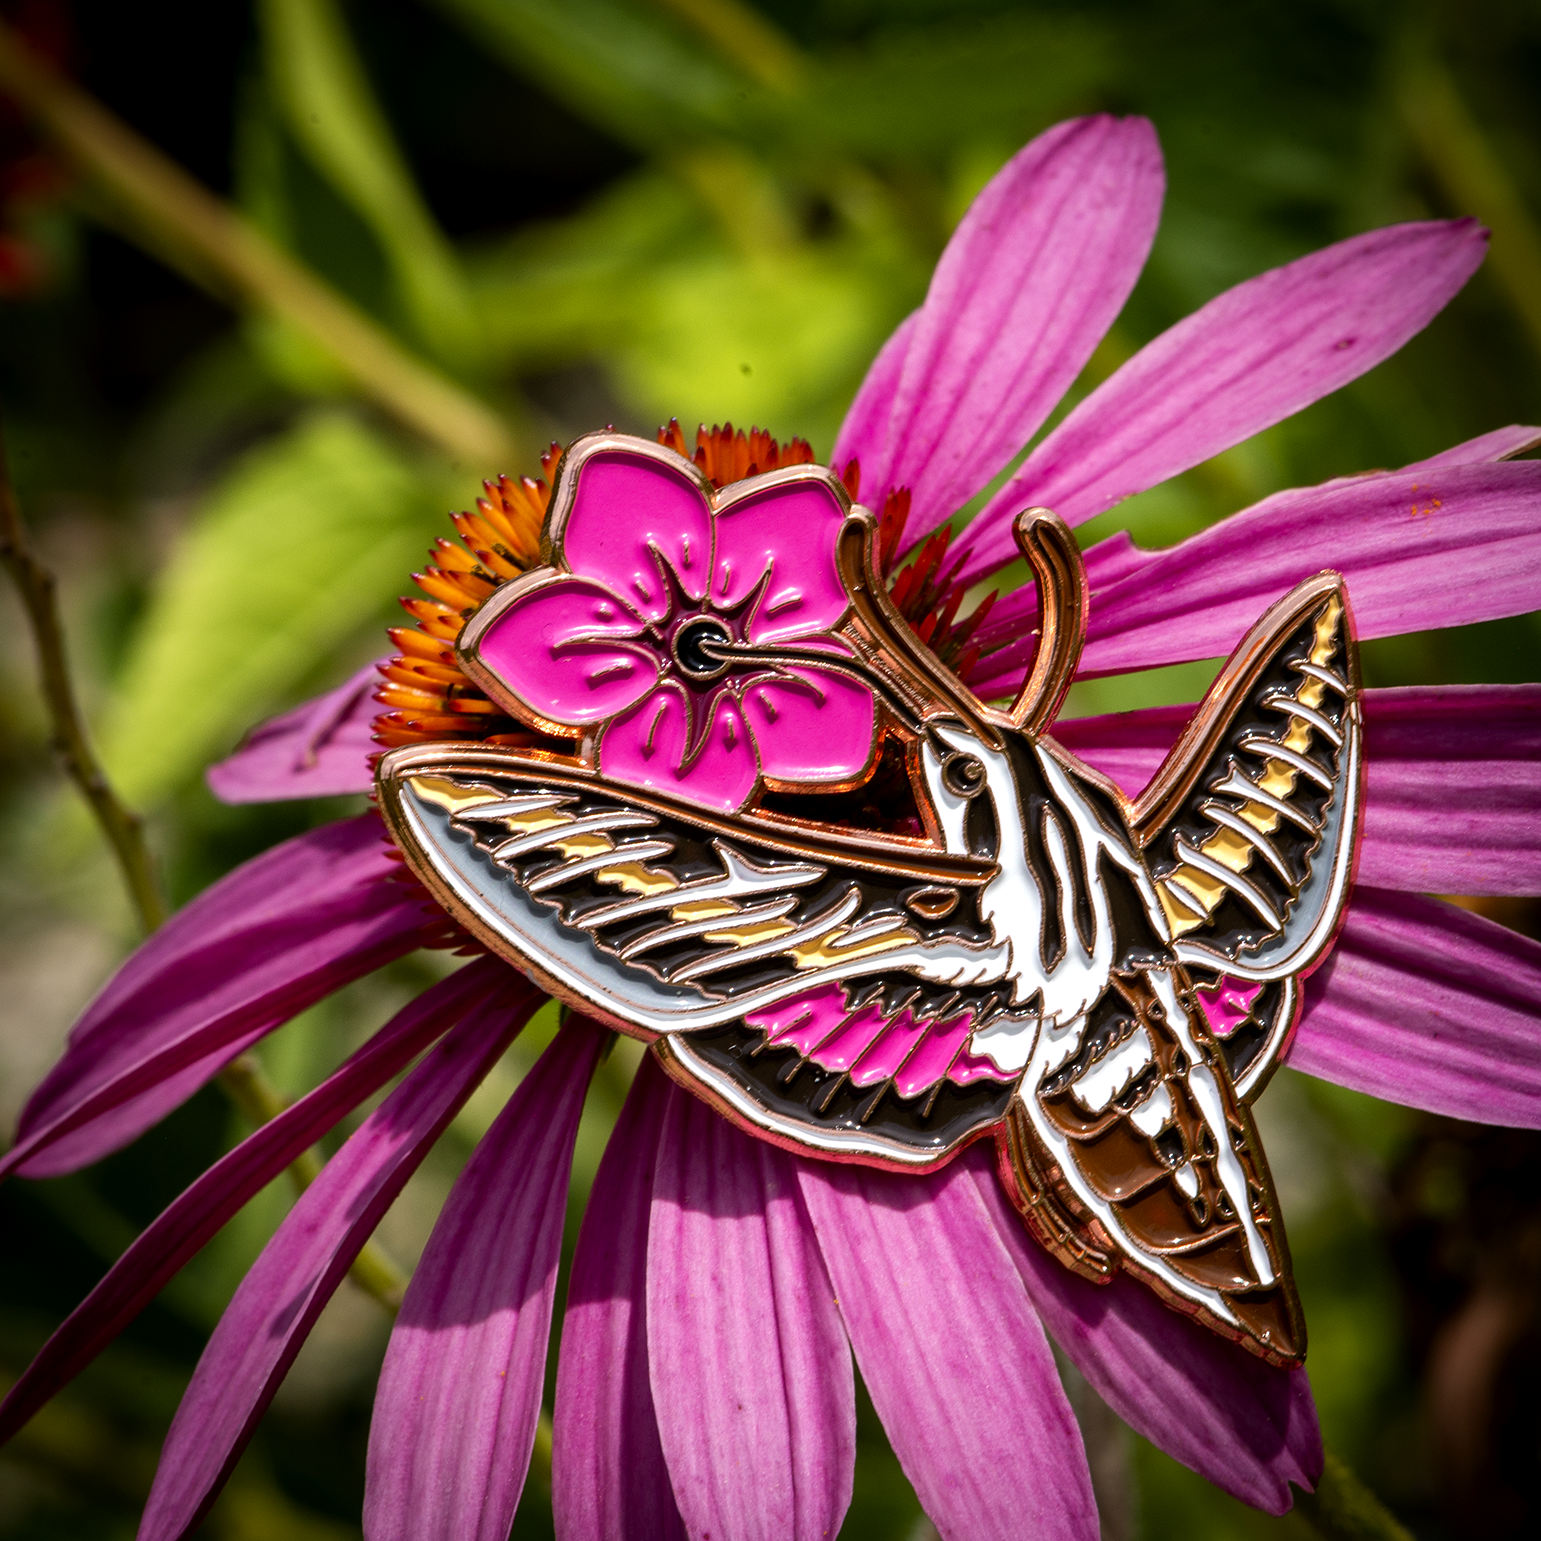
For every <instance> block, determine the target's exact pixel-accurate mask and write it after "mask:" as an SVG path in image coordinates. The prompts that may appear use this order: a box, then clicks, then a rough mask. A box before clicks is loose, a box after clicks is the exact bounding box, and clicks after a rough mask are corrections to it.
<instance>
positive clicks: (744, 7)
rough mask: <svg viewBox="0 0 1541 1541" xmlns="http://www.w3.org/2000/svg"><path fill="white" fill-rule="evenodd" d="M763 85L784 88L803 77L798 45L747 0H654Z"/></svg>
mask: <svg viewBox="0 0 1541 1541" xmlns="http://www.w3.org/2000/svg"><path fill="white" fill-rule="evenodd" d="M654 4H655V5H657V7H658V8H659V10H661V11H668V12H671V13H672V14H673V15H674V16H675V17H677V18H678V19H679V20H680V21H682V22H684V23H685V25H686V26H687V27H689V28H691V29H692V30H694V31H696V32H698V33H699V34H700V35H701V36H702V37H703V38H705V39H706V40H707V42H709V43H710V44H711V45H712V46H713V47H714V48H715V49H716V50H717V52H718V53H719V54H720V55H721V56H722V57H723V58H725V59H727V60H729V61H730V62H731V63H733V64H735V65H737V66H738V68H739V69H741V70H743V72H744V73H745V74H746V75H748V76H749V77H750V79H752V80H757V81H759V83H760V84H761V85H763V86H770V87H771V88H772V90H777V91H785V90H788V89H790V88H791V87H793V86H795V85H796V84H797V83H798V81H799V80H801V79H802V76H803V73H804V67H805V61H804V59H803V56H802V53H801V52H800V50H799V49H798V47H797V45H796V44H795V43H794V42H793V41H792V40H791V38H789V37H788V36H787V35H786V33H785V32H783V31H782V30H781V28H780V27H778V26H777V25H776V24H775V23H774V22H773V21H771V20H770V18H769V17H767V16H764V15H762V14H761V13H760V12H759V11H758V10H756V9H755V7H754V6H752V5H749V4H747V3H746V0H654Z"/></svg>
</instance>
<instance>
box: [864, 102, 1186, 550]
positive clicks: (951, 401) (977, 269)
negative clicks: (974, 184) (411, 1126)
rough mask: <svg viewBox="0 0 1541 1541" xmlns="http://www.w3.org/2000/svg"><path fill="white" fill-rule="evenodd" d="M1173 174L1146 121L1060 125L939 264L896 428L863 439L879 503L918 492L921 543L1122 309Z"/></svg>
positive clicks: (970, 219) (1005, 451)
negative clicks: (896, 490) (1166, 171)
mask: <svg viewBox="0 0 1541 1541" xmlns="http://www.w3.org/2000/svg"><path fill="white" fill-rule="evenodd" d="M1164 183H1165V179H1164V177H1163V175H1162V168H1161V149H1160V146H1159V145H1158V144H1157V142H1156V134H1155V130H1154V129H1153V128H1152V127H1151V125H1150V124H1149V123H1148V122H1147V121H1146V120H1145V119H1144V118H1122V119H1120V118H1110V117H1095V118H1078V119H1075V120H1074V121H1072V122H1069V123H1061V124H1059V125H1057V126H1056V127H1054V128H1051V129H1050V130H1049V131H1048V132H1047V133H1044V134H1040V135H1039V136H1038V138H1036V139H1035V140H1033V142H1032V143H1031V144H1029V145H1027V146H1026V148H1024V149H1022V150H1020V151H1018V152H1017V154H1016V155H1015V156H1013V157H1012V159H1011V160H1010V161H1008V162H1007V163H1006V165H1005V167H1004V168H1003V169H1002V170H1001V171H1000V172H999V173H998V174H997V175H996V176H995V177H994V179H993V180H992V181H991V182H990V184H989V185H988V186H987V187H986V188H985V189H984V191H983V192H982V193H980V195H979V196H978V198H976V199H975V200H974V204H973V206H972V207H971V208H970V209H969V211H968V213H967V214H965V215H964V217H963V220H962V222H961V223H960V224H959V226H958V228H957V230H956V231H955V232H954V233H953V237H952V239H951V240H950V241H949V242H948V243H947V250H946V251H944V252H943V253H942V260H941V261H940V262H939V263H938V264H937V268H936V273H935V275H934V276H933V277H932V280H931V288H930V291H929V293H928V294H927V295H926V302H925V305H924V306H923V307H922V308H921V310H920V313H919V320H918V322H917V323H916V325H915V328H914V332H913V334H912V335H911V337H910V339H909V346H908V349H907V350H906V353H905V357H904V362H903V366H902V369H901V372H900V378H899V382H898V388H897V390H896V391H895V392H894V398H893V403H892V406H891V408H890V412H889V418H888V423H887V428H886V432H882V431H876V432H871V433H870V434H868V435H863V437H864V438H865V439H866V442H865V443H864V444H863V447H862V450H861V452H860V453H861V461H862V484H863V487H864V488H865V489H866V492H867V496H868V501H869V503H871V505H872V506H873V507H874V508H876V507H878V506H879V503H878V501H875V500H880V499H881V497H882V495H883V493H884V491H885V490H886V489H887V488H889V487H909V488H910V490H911V502H910V525H909V535H910V536H911V537H912V538H913V537H914V536H916V535H919V534H922V533H924V532H925V531H926V530H929V529H930V528H932V526H934V525H936V524H938V523H940V522H941V521H942V520H943V519H946V518H948V517H949V516H950V515H952V514H953V513H955V512H956V511H957V510H958V509H959V508H961V507H962V506H963V505H964V504H965V503H966V502H968V500H969V499H970V498H971V497H973V495H974V494H975V493H976V492H978V491H979V489H980V488H981V487H983V486H984V485H985V484H986V483H987V482H989V481H990V479H991V478H992V477H993V476H994V475H995V474H996V472H998V471H999V470H1000V469H1001V468H1002V467H1003V466H1004V465H1006V463H1007V462H1008V461H1009V460H1010V459H1011V457H1012V456H1013V455H1015V454H1016V453H1017V451H1018V450H1020V449H1021V448H1022V446H1023V445H1024V444H1026V443H1027V441H1028V440H1029V439H1030V438H1031V437H1032V436H1033V434H1034V433H1035V432H1036V431H1037V430H1038V429H1039V427H1041V426H1042V424H1043V421H1044V419H1045V418H1046V417H1047V416H1048V415H1049V412H1050V411H1051V410H1052V409H1053V407H1054V405H1055V403H1056V402H1058V401H1059V399H1060V397H1061V396H1063V395H1064V394H1065V392H1066V390H1068V389H1069V387H1070V385H1071V384H1072V382H1073V381H1074V380H1075V378H1076V376H1077V375H1079V374H1080V372H1081V369H1082V367H1083V366H1084V365H1085V363H1086V361H1087V359H1089V358H1090V357H1091V355H1092V350H1093V349H1094V348H1095V347H1096V346H1097V344H1098V343H1099V342H1100V341H1101V340H1102V336H1103V334H1104V333H1105V332H1106V331H1107V329H1108V328H1109V327H1110V326H1111V325H1112V324H1113V320H1114V318H1115V317H1116V316H1117V315H1118V313H1119V311H1120V310H1122V309H1123V305H1124V301H1125V300H1126V299H1127V298H1128V296H1129V291H1130V290H1131V289H1132V288H1133V287H1134V281H1135V279H1136V278H1138V277H1139V275H1140V269H1141V268H1142V267H1144V265H1145V258H1146V256H1147V255H1148V254H1149V252H1150V244H1151V241H1152V240H1153V239H1154V237H1155V234H1156V224H1157V221H1158V220H1159V218H1160V215H1161V196H1162V191H1163V188H1164ZM874 428H877V425H874ZM845 437H846V436H845V435H844V434H842V439H844V438H845ZM852 437H853V438H854V437H855V436H854V435H853V436H852ZM842 453H846V452H845V451H844V450H843V449H842V450H839V451H837V455H836V463H837V464H843V463H844V462H843V461H842V460H841V459H840V455H841V454H842Z"/></svg>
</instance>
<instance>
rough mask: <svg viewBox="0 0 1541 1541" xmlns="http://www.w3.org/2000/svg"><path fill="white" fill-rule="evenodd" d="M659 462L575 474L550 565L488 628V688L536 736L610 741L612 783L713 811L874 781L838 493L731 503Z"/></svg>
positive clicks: (638, 457)
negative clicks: (839, 559) (539, 729)
mask: <svg viewBox="0 0 1541 1541" xmlns="http://www.w3.org/2000/svg"><path fill="white" fill-rule="evenodd" d="M643 451H646V452H643ZM653 451H654V447H653V446H639V447H637V448H626V449H620V448H609V449H600V450H598V451H597V452H595V453H593V454H590V455H588V456H587V457H586V458H584V459H583V460H582V462H581V464H580V466H579V467H578V468H577V470H576V472H575V473H569V475H570V481H569V485H568V487H567V488H565V489H563V490H564V491H565V492H566V496H565V497H562V498H560V500H559V506H558V507H557V509H556V513H555V516H554V518H553V520H552V524H551V528H550V534H549V540H550V548H551V550H550V566H549V567H547V568H545V569H543V570H537V571H536V572H534V573H532V574H530V575H529V577H528V578H526V579H524V580H521V581H520V582H518V583H515V584H513V585H511V586H510V587H509V588H508V589H506V590H504V591H502V592H500V593H499V594H498V595H497V596H496V599H495V601H493V602H491V603H489V605H488V607H487V612H486V613H485V614H483V615H478V616H477V617H476V618H475V621H474V622H473V626H474V628H475V631H474V635H472V636H471V638H470V646H471V647H472V648H473V649H474V656H475V658H476V660H477V661H478V663H479V664H480V666H481V668H480V674H481V676H482V678H483V679H485V680H486V682H487V684H488V686H489V688H492V689H494V690H495V691H496V693H497V695H498V696H499V697H501V698H504V699H510V698H511V700H512V702H513V703H515V704H516V706H517V707H518V709H519V714H520V715H521V716H523V717H524V718H525V719H526V720H528V721H531V722H534V723H538V724H540V725H541V726H543V727H545V728H547V729H548V730H550V731H553V732H556V733H572V732H574V731H575V730H577V731H582V732H592V733H593V734H594V739H595V746H594V747H595V755H596V759H597V763H598V766H599V769H600V771H601V772H602V773H603V774H604V775H606V776H607V777H610V778H611V779H613V780H615V781H622V782H627V783H629V784H631V785H633V786H641V787H655V788H658V789H660V790H665V791H670V792H676V793H678V794H679V795H680V796H682V797H685V798H688V799H690V800H691V801H693V802H697V803H700V804H702V805H703V806H705V807H710V808H719V809H724V810H727V811H733V810H736V809H739V808H741V807H743V806H744V804H745V803H746V802H747V801H748V800H749V798H750V797H751V796H752V795H753V794H754V792H755V790H756V789H757V788H758V787H760V786H762V785H771V786H777V785H780V786H805V785H806V786H817V787H826V786H835V785H840V784H846V785H849V784H850V783H851V782H852V781H854V780H856V779H859V778H860V776H861V775H862V773H863V772H864V771H865V770H866V769H867V768H868V766H869V765H870V763H871V759H872V753H873V745H874V739H875V735H876V717H875V710H874V700H873V694H872V691H871V690H870V689H869V688H868V687H867V686H866V685H865V684H864V683H862V682H861V681H860V680H859V679H857V678H854V677H853V676H852V675H851V674H849V673H845V672H841V667H840V666H841V664H842V663H843V662H845V663H848V662H849V660H850V656H851V655H850V649H849V647H848V646H847V645H846V644H845V643H844V642H842V641H840V640H839V639H838V638H836V637H835V635H834V630H835V628H836V627H837V626H838V625H839V624H840V623H841V621H843V620H844V619H845V617H846V615H847V613H848V611H849V610H850V599H849V597H848V596H847V594H846V592H845V589H844V586H843V585H842V583H841V581H840V574H839V571H838V568H837V566H836V558H835V547H836V541H837V538H838V536H839V532H840V528H841V526H842V525H843V524H844V522H845V517H846V507H847V505H846V504H845V503H844V502H842V501H841V498H840V495H839V494H838V493H837V492H836V490H835V488H836V486H837V485H838V484H837V483H836V482H835V481H834V478H833V477H832V476H831V475H830V473H829V472H828V471H827V470H825V469H824V468H823V467H815V466H798V467H793V468H791V469H789V470H787V471H783V472H780V473H777V474H775V475H772V476H769V477H765V478H757V479H756V480H755V481H752V482H750V483H748V484H742V485H741V486H739V487H735V488H731V489H729V490H728V491H727V492H726V493H719V494H716V495H715V496H714V495H713V494H712V492H711V489H710V487H709V486H707V485H706V484H705V483H704V482H703V480H702V478H701V477H700V474H699V473H698V472H696V470H695V468H694V467H693V466H690V465H689V464H688V463H687V462H683V461H681V459H680V457H678V456H677V455H673V454H671V453H670V452H669V451H667V450H663V451H658V452H656V453H655V452H653ZM468 631H469V628H468ZM820 655H827V657H828V660H829V662H828V663H826V662H824V661H823V658H822V657H821V656H820Z"/></svg>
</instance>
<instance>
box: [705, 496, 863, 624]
mask: <svg viewBox="0 0 1541 1541" xmlns="http://www.w3.org/2000/svg"><path fill="white" fill-rule="evenodd" d="M844 523H845V513H844V511H843V510H842V509H841V507H840V504H839V502H838V501H837V499H836V498H835V495H834V493H833V492H832V491H831V490H830V489H829V488H828V487H826V486H825V485H824V484H823V483H822V482H815V481H803V482H792V483H790V484H783V485H781V486H779V487H776V486H772V487H767V488H765V489H764V490H763V491H760V492H754V493H751V494H750V495H749V496H748V497H745V498H741V499H739V500H738V501H737V502H734V503H730V504H729V505H728V507H727V508H725V509H723V510H722V512H721V513H720V514H718V516H717V560H716V562H715V564H714V566H713V568H712V603H713V604H714V605H716V606H717V608H718V609H719V610H730V609H732V608H733V607H734V606H735V605H739V604H742V603H743V601H744V600H746V599H747V598H748V597H749V596H750V595H751V594H752V593H754V591H755V589H756V588H758V587H759V586H760V584H761V583H764V585H765V589H764V592H763V593H762V595H761V596H760V598H759V600H758V601H757V602H756V604H755V607H754V613H753V615H751V616H750V618H749V625H748V627H747V630H746V635H747V636H748V639H749V641H751V642H755V643H760V644H764V643H767V642H781V641H785V640H786V639H787V638H789V637H804V636H807V635H809V634H810V633H817V632H819V631H827V630H828V629H829V628H830V627H832V626H834V625H835V623H836V622H837V621H839V619H840V618H841V616H843V615H844V614H845V612H846V611H847V610H848V609H849V608H850V604H851V601H850V596H849V595H847V593H846V591H845V585H844V584H843V583H841V581H840V569H839V567H838V566H837V565H836V563H835V537H836V536H837V535H839V533H840V526H841V525H842V524H844Z"/></svg>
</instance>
